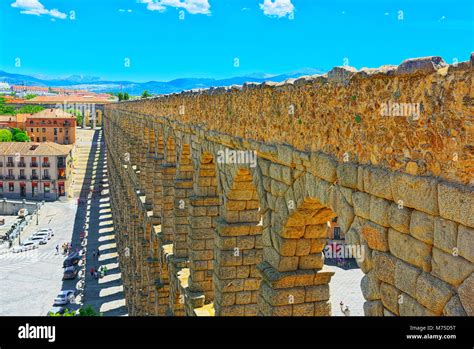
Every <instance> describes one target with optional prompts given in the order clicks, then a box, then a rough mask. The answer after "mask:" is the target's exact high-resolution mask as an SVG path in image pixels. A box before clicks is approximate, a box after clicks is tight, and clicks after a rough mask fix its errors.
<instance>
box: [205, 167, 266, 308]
mask: <svg viewBox="0 0 474 349" xmlns="http://www.w3.org/2000/svg"><path fill="white" fill-rule="evenodd" d="M260 207H261V206H260V203H259V200H258V194H257V190H256V187H255V185H254V183H253V179H252V174H251V173H250V171H249V170H248V169H245V168H239V169H237V170H236V173H235V177H234V180H233V182H232V184H231V186H230V188H228V190H226V194H225V196H224V205H223V208H222V215H221V217H220V219H219V220H218V224H217V229H216V241H215V259H214V309H215V314H216V316H256V315H257V298H258V290H259V287H260V280H261V277H260V274H259V273H258V271H257V268H256V266H257V264H259V263H260V262H261V261H262V257H263V251H262V242H261V234H262V215H261V211H260Z"/></svg>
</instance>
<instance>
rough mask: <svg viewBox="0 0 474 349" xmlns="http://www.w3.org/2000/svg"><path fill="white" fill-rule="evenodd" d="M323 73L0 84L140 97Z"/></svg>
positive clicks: (39, 79) (36, 79) (16, 78)
mask: <svg viewBox="0 0 474 349" xmlns="http://www.w3.org/2000/svg"><path fill="white" fill-rule="evenodd" d="M322 73H323V71H321V70H319V69H313V68H304V69H300V70H298V71H294V72H291V73H288V74H280V75H269V74H249V75H245V76H237V77H232V78H227V79H208V78H181V79H175V80H171V81H166V82H165V81H148V82H133V81H108V80H101V79H100V78H99V77H95V76H87V75H71V76H69V77H66V78H55V79H52V78H48V77H44V76H41V75H35V76H30V75H21V74H12V73H7V72H5V71H0V82H7V83H9V84H10V85H27V86H43V87H64V88H70V89H80V90H87V91H91V92H97V93H99V92H120V91H122V92H128V93H129V94H130V95H141V94H142V92H143V91H145V90H148V92H150V93H152V94H165V93H173V92H180V91H183V90H190V89H194V88H207V87H212V86H214V87H215V86H231V85H242V84H243V83H244V82H264V81H274V82H280V81H283V80H286V79H288V78H297V77H300V76H303V75H314V74H322Z"/></svg>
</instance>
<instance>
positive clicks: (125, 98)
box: [123, 92, 130, 101]
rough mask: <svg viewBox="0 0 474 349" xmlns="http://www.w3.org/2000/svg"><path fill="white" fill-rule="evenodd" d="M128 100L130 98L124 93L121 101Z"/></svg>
mask: <svg viewBox="0 0 474 349" xmlns="http://www.w3.org/2000/svg"><path fill="white" fill-rule="evenodd" d="M129 99H130V96H129V95H128V92H125V93H124V94H123V100H124V101H128V100H129Z"/></svg>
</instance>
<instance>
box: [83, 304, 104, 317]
mask: <svg viewBox="0 0 474 349" xmlns="http://www.w3.org/2000/svg"><path fill="white" fill-rule="evenodd" d="M79 316H102V314H101V313H100V312H98V311H96V310H95V309H94V308H93V307H92V305H87V306H85V307H83V308H81V309H79Z"/></svg>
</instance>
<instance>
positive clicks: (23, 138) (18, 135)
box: [13, 131, 30, 142]
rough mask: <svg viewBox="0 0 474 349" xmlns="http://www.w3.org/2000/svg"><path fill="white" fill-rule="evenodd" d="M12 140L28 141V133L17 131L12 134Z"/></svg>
mask: <svg viewBox="0 0 474 349" xmlns="http://www.w3.org/2000/svg"><path fill="white" fill-rule="evenodd" d="M13 141H14V142H29V141H30V137H28V135H27V134H26V133H25V132H23V131H21V132H17V133H16V134H15V135H14V136H13Z"/></svg>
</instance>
